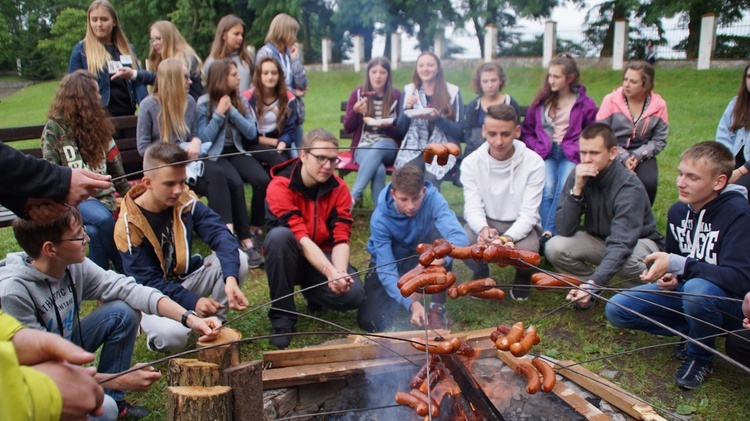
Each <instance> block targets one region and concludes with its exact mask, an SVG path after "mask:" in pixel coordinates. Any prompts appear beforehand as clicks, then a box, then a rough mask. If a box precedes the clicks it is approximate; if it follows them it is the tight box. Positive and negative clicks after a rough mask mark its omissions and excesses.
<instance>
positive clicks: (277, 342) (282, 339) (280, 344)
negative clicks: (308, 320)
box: [268, 327, 292, 349]
mask: <svg viewBox="0 0 750 421" xmlns="http://www.w3.org/2000/svg"><path fill="white" fill-rule="evenodd" d="M287 333H292V329H291V328H288V327H281V328H273V334H274V335H284V334H287ZM268 342H270V343H271V345H273V346H275V347H276V348H279V349H287V348H289V343H291V342H292V337H291V336H289V335H286V336H274V337H273V338H269V339H268Z"/></svg>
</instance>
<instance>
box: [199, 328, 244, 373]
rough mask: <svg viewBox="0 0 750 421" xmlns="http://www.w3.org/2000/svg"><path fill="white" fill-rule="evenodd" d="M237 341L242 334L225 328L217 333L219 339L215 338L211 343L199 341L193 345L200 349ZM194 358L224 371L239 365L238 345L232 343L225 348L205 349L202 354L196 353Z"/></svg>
mask: <svg viewBox="0 0 750 421" xmlns="http://www.w3.org/2000/svg"><path fill="white" fill-rule="evenodd" d="M239 339H242V334H241V333H240V332H238V331H236V330H234V329H231V328H228V327H225V328H222V329H221V330H220V331H219V337H218V338H216V340H214V341H211V342H200V341H199V342H198V343H197V344H196V345H195V348H196V349H200V348H205V347H209V346H214V345H221V344H223V343H227V342H232V341H236V340H239ZM196 356H197V357H198V359H199V360H201V361H204V362H207V363H214V364H218V365H219V368H221V369H225V368H229V367H231V366H235V365H238V364H239V363H240V346H239V344H236V343H234V344H230V345H227V346H220V347H217V348H211V349H206V350H204V351H202V352H198V353H197V354H196Z"/></svg>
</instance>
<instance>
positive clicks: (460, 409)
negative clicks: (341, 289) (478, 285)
mask: <svg viewBox="0 0 750 421" xmlns="http://www.w3.org/2000/svg"><path fill="white" fill-rule="evenodd" d="M399 336H403V337H410V336H414V332H409V333H404V334H399ZM443 336H445V337H447V338H450V337H455V336H461V337H462V339H463V340H464V341H466V342H468V343H470V344H471V345H472V346H473V347H474V348H475V350H476V352H477V354H476V356H475V357H474V358H472V359H468V358H465V357H459V356H456V355H453V354H451V355H441V356H439V359H440V364H439V366H441V367H444V368H445V371H446V373H444V374H445V376H444V379H443V380H441V381H440V382H438V383H436V386H435V388H434V390H431V396H432V397H433V399H435V403H436V404H437V406H438V407H439V408H440V414H439V415H438V416H436V417H433V420H459V419H466V420H524V419H534V420H576V419H608V417H606V416H605V415H604V414H603V413H602V412H600V411H599V410H598V409H597V408H595V407H593V406H592V405H591V404H589V403H588V402H586V401H585V400H584V399H583V398H582V397H580V396H578V395H576V394H575V393H574V392H572V391H570V389H568V388H567V387H565V386H564V385H563V384H558V385H557V386H556V388H555V393H538V394H535V395H529V394H528V393H526V390H525V387H526V380H525V379H524V378H523V377H522V376H520V375H518V374H516V373H515V372H514V371H513V369H512V368H511V367H510V366H509V365H507V364H506V363H504V362H503V361H501V360H500V359H498V351H497V349H496V348H495V347H494V346H492V344H491V342H490V341H489V340H487V338H488V336H489V331H479V332H472V333H464V334H454V335H450V334H447V333H446V334H444V335H443ZM356 338H359V339H356ZM357 341H359V342H360V343H357ZM378 341H381V342H382V340H378ZM362 342H364V343H362ZM386 342H387V346H388V347H389V348H391V349H392V350H393V351H395V352H399V353H401V354H402V355H404V357H393V355H394V354H393V353H392V352H391V351H388V350H386V349H384V348H383V347H381V346H379V345H375V344H373V343H371V342H370V341H362V340H361V338H360V337H355V336H353V337H351V338H349V340H348V341H347V342H346V343H340V344H335V345H324V346H320V347H311V348H308V349H303V350H284V351H271V352H267V353H266V355H265V356H264V360H265V363H266V365H267V366H269V368H268V369H267V370H265V371H264V376H263V380H264V389H266V392H265V394H264V404H265V405H264V406H265V410H266V417H268V418H269V419H284V418H288V417H293V416H301V415H308V417H304V418H294V419H331V420H347V419H350V420H393V419H399V420H420V421H421V420H423V419H424V418H425V417H423V416H418V415H417V414H416V413H415V412H414V410H412V409H411V408H410V407H407V406H394V405H395V403H396V402H395V400H394V396H395V394H396V392H397V391H408V390H409V389H410V385H409V383H410V381H411V379H412V377H413V376H414V375H415V374H416V373H417V371H418V370H419V369H420V367H421V366H422V365H423V364H424V361H425V360H424V353H420V352H419V351H416V350H414V349H413V348H411V346H409V345H408V344H406V343H404V342H397V341H391V340H386ZM511 358H512V357H511ZM559 394H563V395H564V396H565V399H561V398H560V397H559V396H558V395H559ZM574 407H575V409H574ZM576 411H581V412H583V413H584V414H585V416H584V415H583V414H582V413H581V412H576ZM316 414H319V415H316Z"/></svg>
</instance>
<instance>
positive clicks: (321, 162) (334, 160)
mask: <svg viewBox="0 0 750 421" xmlns="http://www.w3.org/2000/svg"><path fill="white" fill-rule="evenodd" d="M307 153H309V154H310V155H312V156H314V157H315V160H316V161H317V162H318V165H325V164H326V162H330V163H331V166H332V167H336V166H337V165H339V164H340V163H341V159H339V157H336V158H329V157H327V156H323V155H315V154H314V153H312V152H307Z"/></svg>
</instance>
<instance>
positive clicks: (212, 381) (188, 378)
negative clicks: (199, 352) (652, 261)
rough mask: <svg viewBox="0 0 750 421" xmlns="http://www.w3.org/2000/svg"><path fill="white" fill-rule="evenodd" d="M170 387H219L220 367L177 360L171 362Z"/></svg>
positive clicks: (200, 362)
mask: <svg viewBox="0 0 750 421" xmlns="http://www.w3.org/2000/svg"><path fill="white" fill-rule="evenodd" d="M167 380H168V384H169V386H205V387H211V386H219V385H220V382H219V365H218V364H214V363H206V362H203V361H198V360H193V359H186V358H175V359H173V360H170V361H169V374H168V375H167Z"/></svg>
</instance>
